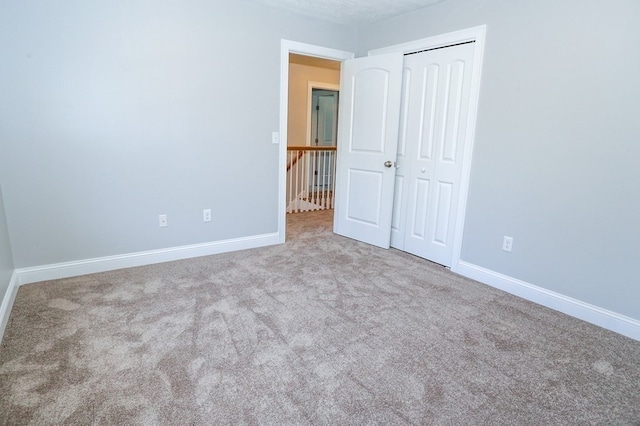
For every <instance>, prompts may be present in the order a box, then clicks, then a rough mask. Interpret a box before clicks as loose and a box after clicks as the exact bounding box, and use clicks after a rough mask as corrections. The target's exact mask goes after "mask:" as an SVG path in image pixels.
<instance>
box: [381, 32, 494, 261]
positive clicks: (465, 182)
mask: <svg viewBox="0 0 640 426" xmlns="http://www.w3.org/2000/svg"><path fill="white" fill-rule="evenodd" d="M486 30H487V26H486V25H480V26H478V27H473V28H468V29H466V30H460V31H455V32H451V33H447V34H441V35H438V36H434V37H429V38H424V39H422V40H416V41H411V42H408V43H402V44H397V45H394V46H390V47H385V48H382V49H376V50H372V51H370V52H369V56H371V55H379V54H384V53H391V52H402V53H403V54H407V53H412V52H418V51H421V50H425V49H432V48H435V47H442V46H447V45H450V44H456V43H464V42H469V41H475V43H474V46H475V50H474V53H473V70H472V74H471V93H470V99H469V118H468V121H467V129H466V134H465V137H466V139H465V140H466V141H467V142H466V144H465V149H464V154H463V162H462V175H461V176H460V193H459V196H458V212H457V218H456V227H455V230H454V237H453V249H452V254H451V263H450V265H451V270H452V271H453V272H458V270H457V268H458V264H459V262H460V254H461V251H462V239H463V235H464V221H465V215H466V212H467V198H468V194H469V179H470V176H471V157H472V155H473V145H474V142H475V133H476V119H477V115H478V99H479V95H480V78H481V74H482V59H483V57H484V45H485V35H486Z"/></svg>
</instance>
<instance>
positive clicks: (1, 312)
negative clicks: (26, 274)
mask: <svg viewBox="0 0 640 426" xmlns="http://www.w3.org/2000/svg"><path fill="white" fill-rule="evenodd" d="M18 286H19V284H18V274H17V273H16V272H15V271H14V272H13V274H11V281H9V287H7V291H6V293H5V294H4V297H3V298H2V304H1V305H0V342H1V341H2V337H3V336H4V330H5V329H6V328H7V324H8V323H9V315H11V307H12V306H13V302H14V301H15V300H16V295H17V294H18Z"/></svg>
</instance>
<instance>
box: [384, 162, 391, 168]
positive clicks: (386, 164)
mask: <svg viewBox="0 0 640 426" xmlns="http://www.w3.org/2000/svg"><path fill="white" fill-rule="evenodd" d="M384 166H385V167H386V168H389V167H391V166H393V161H385V162H384Z"/></svg>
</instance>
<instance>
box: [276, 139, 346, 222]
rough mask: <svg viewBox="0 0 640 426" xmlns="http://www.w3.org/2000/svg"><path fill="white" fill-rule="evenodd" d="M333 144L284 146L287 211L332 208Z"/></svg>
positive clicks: (334, 170) (333, 185)
mask: <svg viewBox="0 0 640 426" xmlns="http://www.w3.org/2000/svg"><path fill="white" fill-rule="evenodd" d="M335 175H336V147H335V146H289V147H287V213H298V212H306V211H314V210H326V209H332V208H333V206H334V204H335V179H336V178H335Z"/></svg>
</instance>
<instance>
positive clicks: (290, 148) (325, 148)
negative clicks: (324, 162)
mask: <svg viewBox="0 0 640 426" xmlns="http://www.w3.org/2000/svg"><path fill="white" fill-rule="evenodd" d="M335 150H336V147H335V146H288V147H287V151H335Z"/></svg>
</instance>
